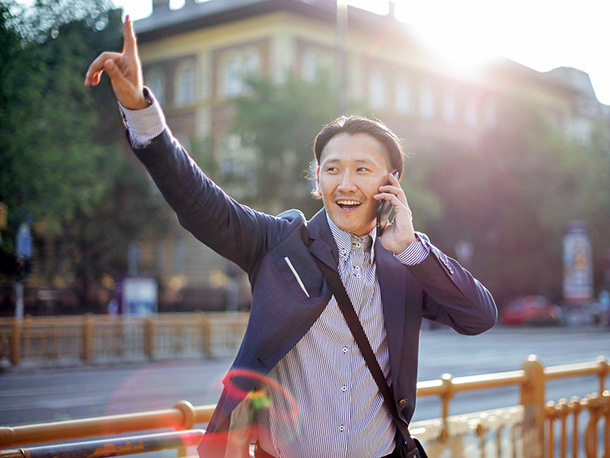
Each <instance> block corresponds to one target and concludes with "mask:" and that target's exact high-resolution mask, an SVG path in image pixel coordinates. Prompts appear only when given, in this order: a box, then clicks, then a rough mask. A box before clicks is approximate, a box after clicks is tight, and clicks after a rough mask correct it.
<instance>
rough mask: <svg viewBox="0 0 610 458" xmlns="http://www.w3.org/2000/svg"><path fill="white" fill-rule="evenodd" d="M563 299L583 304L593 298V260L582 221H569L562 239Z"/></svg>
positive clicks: (587, 232)
mask: <svg viewBox="0 0 610 458" xmlns="http://www.w3.org/2000/svg"><path fill="white" fill-rule="evenodd" d="M563 297H564V300H565V301H566V302H572V303H574V302H581V303H585V302H588V301H590V300H591V299H592V298H593V259H592V256H591V241H590V239H589V230H588V229H587V225H586V223H585V222H584V221H571V222H570V223H569V224H568V227H567V229H566V233H565V236H564V239H563Z"/></svg>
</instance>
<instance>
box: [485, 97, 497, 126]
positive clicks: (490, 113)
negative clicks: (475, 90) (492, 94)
mask: <svg viewBox="0 0 610 458" xmlns="http://www.w3.org/2000/svg"><path fill="white" fill-rule="evenodd" d="M483 122H484V123H485V127H488V128H489V129H494V128H495V127H496V126H497V125H498V112H497V109H496V103H495V101H494V100H491V99H489V98H488V99H486V100H485V105H484V106H483Z"/></svg>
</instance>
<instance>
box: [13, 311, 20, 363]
mask: <svg viewBox="0 0 610 458" xmlns="http://www.w3.org/2000/svg"><path fill="white" fill-rule="evenodd" d="M11 328H12V332H11V364H12V365H13V366H19V363H20V356H21V321H20V320H14V321H13V324H12V326H11Z"/></svg>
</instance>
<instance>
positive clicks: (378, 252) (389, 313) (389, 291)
mask: <svg viewBox="0 0 610 458" xmlns="http://www.w3.org/2000/svg"><path fill="white" fill-rule="evenodd" d="M375 263H376V265H377V279H378V281H379V288H380V289H381V302H382V304H383V316H384V322H385V328H386V333H387V338H388V348H389V351H390V367H391V368H392V381H393V384H394V385H395V386H396V384H397V383H398V374H399V373H400V367H401V356H402V353H403V352H402V342H403V338H404V325H405V318H406V313H407V307H406V303H405V298H406V294H405V292H406V291H407V272H406V269H405V267H404V266H403V265H402V264H401V263H400V261H398V259H396V258H395V257H394V256H393V254H392V253H391V252H389V251H388V250H386V249H385V248H383V247H382V246H381V241H380V240H379V239H377V240H376V243H375Z"/></svg>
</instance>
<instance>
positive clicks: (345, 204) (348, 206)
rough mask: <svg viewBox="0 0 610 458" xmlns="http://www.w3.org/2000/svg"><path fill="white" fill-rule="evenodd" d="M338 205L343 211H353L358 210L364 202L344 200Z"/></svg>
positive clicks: (338, 202) (339, 201)
mask: <svg viewBox="0 0 610 458" xmlns="http://www.w3.org/2000/svg"><path fill="white" fill-rule="evenodd" d="M337 205H338V206H339V207H341V208H342V209H343V210H352V209H355V208H358V207H359V206H360V205H362V202H358V201H356V200H348V199H343V200H338V201H337Z"/></svg>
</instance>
